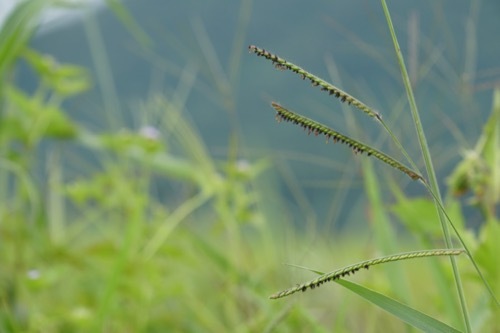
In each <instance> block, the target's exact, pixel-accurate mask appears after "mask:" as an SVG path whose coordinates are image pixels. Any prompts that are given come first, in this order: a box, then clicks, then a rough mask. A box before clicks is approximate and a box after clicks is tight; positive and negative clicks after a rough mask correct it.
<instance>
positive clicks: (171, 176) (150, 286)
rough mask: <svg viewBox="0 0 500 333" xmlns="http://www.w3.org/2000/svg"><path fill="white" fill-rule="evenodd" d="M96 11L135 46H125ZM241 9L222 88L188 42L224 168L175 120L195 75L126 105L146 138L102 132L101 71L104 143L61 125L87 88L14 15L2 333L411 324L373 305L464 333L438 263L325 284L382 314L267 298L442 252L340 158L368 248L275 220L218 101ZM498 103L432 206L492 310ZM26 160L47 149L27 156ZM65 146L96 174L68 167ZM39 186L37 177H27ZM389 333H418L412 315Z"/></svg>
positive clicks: (6, 44)
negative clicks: (359, 189)
mask: <svg viewBox="0 0 500 333" xmlns="http://www.w3.org/2000/svg"><path fill="white" fill-rule="evenodd" d="M113 5H114V9H115V11H116V13H117V15H118V16H119V17H120V18H121V20H122V21H123V22H124V23H125V24H128V26H129V28H130V29H131V31H132V33H133V35H134V36H136V37H137V38H139V39H140V40H141V43H142V44H141V45H143V46H144V47H147V45H148V40H147V38H146V37H145V36H143V34H142V32H141V30H140V29H139V28H138V27H137V26H136V25H135V24H134V23H132V21H130V20H131V18H130V17H129V16H128V15H127V14H126V13H125V12H123V11H122V10H123V8H121V7H120V6H119V4H117V3H115V2H113ZM248 6H249V2H245V1H243V2H242V10H241V13H240V21H239V22H240V23H239V24H240V26H239V27H238V29H237V33H236V35H235V39H234V42H233V45H234V48H233V50H232V53H231V56H230V57H229V66H228V67H227V68H228V70H227V71H226V70H225V69H224V68H225V66H221V65H220V64H218V63H219V59H218V58H217V55H216V53H215V51H214V48H213V46H212V45H211V43H210V40H209V37H208V36H207V34H206V31H205V30H204V27H203V25H202V24H201V23H199V24H197V25H196V29H195V33H196V34H197V37H198V40H199V42H200V48H201V49H202V50H203V54H204V56H205V57H206V61H207V64H210V65H209V66H208V67H207V68H209V69H211V70H210V71H209V73H211V74H209V75H210V76H211V77H212V79H213V80H214V85H213V86H214V87H215V89H216V91H217V94H219V95H220V96H221V98H222V100H223V103H222V104H221V105H223V107H224V111H225V112H221V113H222V114H223V115H224V116H228V117H230V118H231V121H232V122H233V123H234V124H233V125H234V127H235V128H234V131H235V133H233V134H232V136H231V137H232V138H233V139H232V140H231V147H229V149H228V150H229V153H228V154H227V157H226V158H215V157H213V156H212V155H211V154H210V152H209V150H208V149H207V147H206V146H205V143H204V142H203V138H202V137H201V136H200V135H199V133H198V131H197V129H196V127H195V126H194V125H193V124H192V123H191V122H190V121H189V120H188V119H186V117H184V116H183V110H184V108H185V102H186V100H187V97H188V96H189V95H190V94H191V91H192V88H193V86H194V85H196V82H197V80H198V76H197V75H199V73H197V72H196V71H193V70H192V69H191V68H186V69H185V70H184V71H183V72H182V73H181V74H180V75H179V85H178V89H177V90H176V91H174V92H172V93H171V94H161V95H160V94H151V96H150V97H149V98H148V99H146V100H144V101H143V102H142V103H141V104H139V105H138V106H137V113H138V114H140V115H141V117H140V125H145V126H146V125H148V124H150V123H157V124H159V125H158V128H157V130H158V132H159V133H160V136H159V137H155V136H151V137H149V136H146V135H144V134H143V133H142V132H140V131H138V130H132V129H128V130H121V131H117V130H115V128H116V126H117V124H116V122H119V120H118V119H119V113H120V109H119V107H118V103H116V99H115V97H113V95H114V93H113V91H114V88H113V79H112V76H111V73H107V72H105V71H104V72H101V76H100V77H98V78H97V80H98V81H99V83H100V86H101V87H103V93H104V97H105V103H106V105H107V106H108V107H109V108H110V110H109V111H110V112H111V113H110V114H108V116H109V117H110V118H112V119H109V120H108V121H107V122H106V124H107V125H108V126H109V129H106V130H105V131H104V132H102V133H95V132H92V131H90V130H89V129H87V128H84V127H83V125H81V124H79V123H75V122H74V121H72V120H71V119H70V118H68V117H67V116H66V112H65V110H64V109H63V107H62V105H63V101H64V100H67V99H69V98H71V97H72V96H74V95H77V94H79V93H81V92H82V91H84V90H85V89H87V88H88V87H89V86H90V82H89V80H90V79H89V76H88V74H87V71H86V70H85V69H84V68H79V67H76V66H72V65H69V64H58V66H53V65H54V63H52V62H51V61H54V60H51V59H49V58H47V57H44V56H43V55H41V54H38V53H36V52H35V51H33V50H30V49H29V47H28V46H27V42H28V41H29V36H30V35H31V22H32V20H33V18H34V17H35V16H36V15H37V14H38V13H39V10H41V8H42V7H41V6H40V5H36V6H35V5H33V3H32V2H28V3H25V4H21V5H19V6H18V8H17V10H16V11H15V12H14V13H13V14H12V18H11V20H10V21H7V26H6V27H5V28H4V29H2V30H1V33H0V69H1V72H0V77H1V78H2V82H1V83H2V84H1V85H0V94H1V95H0V96H1V97H0V101H1V107H2V113H1V114H0V151H1V154H0V156H1V157H0V183H1V184H5V186H2V187H1V189H0V263H1V269H0V331H1V332H165V331H169V332H170V331H172V332H175V331H179V332H200V331H203V332H207V331H208V332H311V331H315V332H331V331H336V332H379V331H381V330H384V331H387V332H401V331H407V332H412V331H415V330H414V329H413V328H411V327H410V326H408V325H407V324H405V323H404V322H403V321H401V320H399V319H397V318H396V317H394V316H393V315H391V314H389V313H387V312H385V311H390V312H391V313H393V314H395V315H396V316H399V317H404V316H406V315H408V314H411V313H412V311H413V310H411V309H407V308H405V306H404V305H399V306H398V305H396V306H395V304H397V303H395V302H393V301H391V300H390V299H394V300H397V301H399V302H401V303H404V304H406V305H409V306H411V308H413V309H416V310H418V311H422V312H423V313H425V314H427V315H428V316H429V317H432V318H435V319H436V320H439V321H442V322H444V323H446V324H448V325H450V326H452V327H455V328H458V329H460V330H463V329H464V326H463V325H462V312H461V311H460V309H459V307H458V306H457V304H459V303H458V301H457V297H456V293H455V289H454V287H453V283H454V282H453V281H454V278H453V276H452V271H451V269H450V267H449V266H450V265H449V262H448V261H447V260H445V259H443V258H436V259H430V260H428V259H415V260H413V261H399V262H391V263H387V264H384V265H378V266H374V267H371V268H370V269H369V270H360V271H358V272H357V273H356V274H355V275H354V276H352V277H346V278H345V280H341V281H340V282H339V283H341V284H342V285H343V286H345V287H349V288H350V290H353V291H356V292H357V293H358V294H362V295H364V296H363V297H365V298H367V299H368V298H372V299H375V303H377V302H379V303H384V304H386V305H387V307H386V308H384V310H382V309H379V308H377V307H374V306H373V305H372V304H371V303H369V302H366V301H365V300H364V299H362V298H360V297H358V296H356V295H355V294H353V293H351V292H350V291H348V289H345V288H343V287H341V286H340V285H338V284H336V283H328V284H325V285H323V286H322V287H321V288H319V289H317V288H315V289H314V290H308V292H306V293H298V294H295V295H293V296H289V297H288V298H285V299H280V300H270V299H269V298H268V297H269V295H272V294H273V293H275V292H277V291H279V290H283V289H284V288H287V287H289V286H294V285H295V284H297V283H302V282H304V281H308V280H313V279H316V278H317V274H316V273H315V272H314V271H316V272H320V271H334V270H336V269H339V268H341V267H344V266H346V265H349V264H352V263H353V262H360V261H363V260H366V259H370V258H373V257H379V256H384V255H390V254H394V253H396V252H405V251H409V250H413V249H422V248H426V249H428V248H436V247H438V246H439V247H442V246H444V244H443V242H442V231H441V228H440V225H439V223H436V222H437V221H438V217H437V213H436V208H435V206H434V204H433V200H432V197H430V196H426V197H408V196H407V195H406V194H405V193H404V191H403V189H402V188H401V187H400V186H399V185H398V184H397V183H396V181H395V180H394V179H393V178H392V177H391V176H383V177H381V176H380V175H379V173H378V167H379V166H380V165H379V164H380V163H378V162H377V163H376V164H375V163H373V164H372V162H371V159H368V158H366V156H358V157H355V158H359V159H360V160H361V163H362V167H363V179H362V181H363V184H364V186H365V195H366V197H367V199H368V206H367V207H366V214H365V215H363V216H365V218H364V220H363V221H360V222H361V223H363V225H366V228H367V232H360V231H359V230H353V229H349V228H347V229H345V230H344V231H342V232H335V233H332V234H330V233H326V232H322V231H323V229H322V227H319V226H317V225H314V224H313V223H310V224H306V225H304V226H303V227H302V228H295V227H294V226H293V223H292V222H291V221H293V216H291V213H289V209H290V204H289V203H288V202H286V201H285V199H284V198H283V196H282V194H281V193H280V192H279V190H278V188H277V186H276V183H277V180H276V173H277V171H276V170H277V169H276V166H275V165H276V163H275V162H276V158H275V156H274V155H275V154H272V153H269V154H267V155H263V156H262V157H261V158H256V159H252V160H247V159H244V158H241V157H240V156H244V154H243V152H244V147H242V146H241V145H240V142H239V141H238V140H237V139H236V138H237V136H238V129H237V126H238V125H236V122H237V119H236V116H235V108H236V101H235V100H234V97H233V96H235V95H236V89H237V86H238V84H237V83H238V80H239V79H240V78H239V70H240V63H241V57H243V56H248V55H247V54H246V53H245V52H242V48H241V46H242V45H243V43H242V41H243V37H244V32H245V27H246V22H247V20H248V16H246V15H247V14H246V13H247V11H246V9H245V8H247V7H248ZM91 25H92V24H91V23H89V26H88V27H87V28H88V29H87V34H88V37H89V39H90V42H89V44H90V45H92V48H93V56H94V59H95V61H96V63H97V64H101V65H102V66H104V64H105V63H106V60H105V59H106V54H105V52H103V49H100V45H102V42H101V41H100V36H99V31H98V29H96V27H95V26H91ZM16 36H17V37H16ZM14 37H16V38H14ZM21 37H22V38H21ZM13 43H14V44H13ZM19 59H24V60H26V61H27V63H28V64H29V65H30V66H31V67H32V68H34V70H35V72H36V73H37V75H39V77H40V81H39V87H38V89H37V90H36V91H35V92H34V93H33V94H28V93H27V92H24V91H22V90H20V89H19V88H18V87H16V86H15V83H14V80H12V77H13V76H14V73H15V66H16V64H17V61H18V60H19ZM104 67H105V66H104ZM276 75H279V74H276ZM499 96H500V92H498V91H497V92H495V95H494V99H493V108H492V112H491V117H490V119H489V120H488V122H487V124H486V126H485V127H484V131H483V134H482V136H481V137H480V138H479V139H478V141H477V142H478V143H477V145H476V147H475V148H474V149H473V150H470V151H469V154H468V155H466V157H465V158H464V160H463V162H461V163H460V164H459V165H458V166H457V168H456V170H455V172H454V173H453V174H452V175H451V176H450V178H449V182H448V189H449V193H446V195H445V196H444V199H443V202H444V204H443V205H444V206H445V207H446V212H447V213H448V215H449V216H450V217H451V219H452V220H453V222H454V224H455V226H456V228H457V230H458V231H459V232H460V234H461V236H462V238H463V239H464V241H465V242H466V243H467V245H468V246H469V248H470V249H471V254H472V257H473V258H474V259H475V260H476V262H477V265H478V267H479V268H480V269H481V271H482V273H483V274H484V277H485V279H486V281H488V282H489V283H490V284H491V290H492V293H493V294H494V295H499V294H500V284H499V281H500V272H499V270H498V265H497V260H496V259H497V255H498V253H500V248H499V245H498V240H497V238H498V237H497V235H498V234H500V227H499V225H500V222H499V221H498V217H497V216H495V210H494V207H495V205H498V200H499V193H498V188H500V187H499V186H498V185H499V184H498V179H500V177H498V174H500V170H499V165H500V163H498V156H500V153H499V152H500V147H499V139H498V138H499V137H500V134H499V133H500V130H499V128H498V126H499V125H498V124H499V123H500V122H499V121H498V119H499V118H500V97H499ZM263 112H264V111H263ZM265 112H267V111H265ZM221 116H222V115H221ZM118 125H120V124H118ZM349 130H350V131H351V130H352V129H351V128H350V129H349ZM321 141H322V140H318V144H321V143H322V142H321ZM42 143H47V146H48V148H46V149H43V150H42V148H41V145H42ZM73 145H78V146H79V147H80V148H82V149H84V150H85V151H86V153H87V154H90V155H92V156H93V157H94V158H95V160H96V161H97V164H96V165H93V164H91V163H89V162H86V161H85V160H84V158H83V157H82V156H80V155H75V153H74V152H73V149H72V147H74V146H73ZM339 149H340V148H339ZM40 152H43V153H44V155H45V156H44V157H45V158H44V159H43V160H42V159H40V158H38V157H37V156H39V155H40ZM68 160H71V161H72V162H71V163H67V161H68ZM485 165H486V166H488V167H486V168H485V167H483V166H485ZM42 169H43V170H47V171H46V173H44V176H43V177H40V176H39V175H40V170H42ZM385 175H387V174H385ZM485 179H486V181H485ZM489 180H492V181H489ZM386 184H387V185H386ZM292 187H293V186H292ZM388 188H389V189H391V192H392V193H391V199H392V200H391V201H390V202H389V201H388V200H387V194H386V193H384V191H386V190H387V189H388ZM298 191H299V190H298ZM465 191H469V192H470V193H472V195H473V197H474V198H475V200H476V205H477V207H478V211H480V212H481V214H482V217H483V219H484V223H483V224H482V226H481V228H480V230H479V231H478V235H475V234H474V233H473V232H472V231H471V230H469V229H467V228H466V227H465V221H464V217H463V214H462V209H463V205H462V203H461V202H460V201H459V200H458V199H457V197H456V196H454V194H461V193H464V192H465ZM300 195H301V193H299V192H297V196H298V197H300ZM354 222H359V221H354ZM402 227H404V229H405V230H404V231H403V232H402V231H401V230H400V229H401V228H402ZM451 238H452V241H453V242H454V244H455V245H457V244H459V243H458V242H456V239H455V238H454V236H453V235H451ZM283 263H286V264H290V265H297V266H307V267H309V268H310V269H311V270H312V271H308V270H304V269H301V268H299V267H293V266H286V265H283ZM456 265H457V267H458V270H459V272H460V276H461V278H462V280H461V282H462V285H463V286H462V288H463V293H464V295H465V297H466V299H467V309H466V311H467V313H468V315H469V317H470V326H471V331H473V332H495V329H496V327H498V317H499V315H500V313H499V307H498V304H497V303H495V301H494V299H493V298H492V297H491V295H490V294H489V292H488V290H487V288H485V286H484V284H483V281H482V280H481V279H480V278H478V275H477V272H476V270H475V269H474V267H473V266H472V265H471V263H470V261H469V259H468V258H467V257H466V256H459V257H457V259H456ZM348 280H350V281H348ZM497 297H498V296H497ZM389 298H390V299H389ZM401 310H402V311H401ZM398 311H399V314H398ZM415 318H420V319H419V320H418V321H417V322H413V320H414V319H415ZM406 319H407V322H410V323H412V325H414V326H416V327H419V328H421V329H424V330H425V328H426V327H427V326H425V325H426V323H427V320H428V319H425V317H422V316H421V313H416V314H414V315H411V316H410V317H406ZM419 325H420V326H419ZM438 325H439V324H438ZM432 327H434V326H432Z"/></svg>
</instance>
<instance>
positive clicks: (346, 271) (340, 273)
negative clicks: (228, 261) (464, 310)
mask: <svg viewBox="0 0 500 333" xmlns="http://www.w3.org/2000/svg"><path fill="white" fill-rule="evenodd" d="M464 252H465V251H464V250H462V249H437V250H427V251H414V252H406V253H400V254H395V255H391V256H386V257H382V258H376V259H371V260H365V261H362V262H359V263H357V264H354V265H350V266H346V267H344V268H341V269H337V270H335V271H333V272H330V273H326V274H323V275H321V276H320V277H318V278H316V279H314V280H311V281H308V282H305V283H302V284H297V285H296V286H294V287H292V288H289V289H285V290H283V291H280V292H277V293H275V294H273V295H271V296H270V297H269V298H271V299H278V298H282V297H286V296H289V295H292V294H295V293H296V292H298V291H302V292H305V291H306V290H307V289H314V288H316V287H320V286H321V285H322V284H323V283H326V282H330V281H335V280H338V279H341V278H344V277H345V276H349V275H350V274H354V273H356V272H357V271H359V270H360V269H361V268H365V269H368V267H370V266H375V265H379V264H383V263H388V262H392V261H399V260H408V259H413V258H424V257H436V256H456V255H459V254H462V253H464Z"/></svg>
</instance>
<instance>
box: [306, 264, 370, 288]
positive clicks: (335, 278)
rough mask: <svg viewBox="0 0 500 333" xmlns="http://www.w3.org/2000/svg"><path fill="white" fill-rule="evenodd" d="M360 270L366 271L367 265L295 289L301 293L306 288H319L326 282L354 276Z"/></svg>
mask: <svg viewBox="0 0 500 333" xmlns="http://www.w3.org/2000/svg"><path fill="white" fill-rule="evenodd" d="M360 268H366V269H368V265H365V266H364V267H353V268H351V269H348V270H345V271H343V272H339V273H336V274H334V275H330V276H327V277H326V278H319V279H318V280H316V281H313V282H309V283H307V284H304V285H299V286H297V288H298V289H299V290H301V291H302V292H304V291H306V290H307V288H308V287H309V288H310V289H314V288H319V287H320V286H321V285H322V284H323V283H327V282H330V281H335V280H338V279H340V278H344V277H346V276H349V275H351V274H354V273H356V272H357V271H359V269H360Z"/></svg>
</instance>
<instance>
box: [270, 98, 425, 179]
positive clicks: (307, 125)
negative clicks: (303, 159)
mask: <svg viewBox="0 0 500 333" xmlns="http://www.w3.org/2000/svg"><path fill="white" fill-rule="evenodd" d="M271 105H272V107H273V108H274V109H275V110H276V119H277V121H278V122H281V121H288V122H291V123H293V124H295V125H299V126H301V127H303V128H304V129H305V130H307V132H308V134H311V133H314V135H316V136H317V135H320V134H322V135H324V136H325V138H326V140H327V142H328V141H329V140H330V139H331V140H332V141H333V142H335V143H336V142H340V143H343V144H345V145H347V146H348V147H349V148H351V149H352V151H353V152H354V153H355V154H358V153H359V154H362V153H366V154H367V155H368V156H371V155H373V156H375V157H376V158H378V159H379V160H381V161H382V162H384V163H386V164H388V165H390V166H392V167H393V168H396V169H398V170H400V171H402V172H404V173H405V174H407V175H408V176H409V177H410V178H411V179H413V180H418V179H421V180H423V178H422V176H420V175H419V174H418V173H416V172H414V171H412V170H410V169H409V168H408V167H406V166H405V165H403V164H402V163H401V162H399V161H396V160H395V159H393V158H392V157H390V156H388V155H386V154H384V153H382V152H381V151H378V150H376V149H374V148H372V147H370V146H368V145H366V144H364V143H361V142H359V141H357V140H354V139H351V138H349V137H347V136H345V135H343V134H341V133H339V132H337V131H335V130H333V129H331V128H329V127H326V126H325V125H323V124H321V123H318V122H316V121H314V120H312V119H309V118H307V117H304V116H301V115H299V114H297V113H294V112H292V111H289V110H287V109H285V108H284V107H283V106H281V105H279V104H278V103H275V102H272V103H271Z"/></svg>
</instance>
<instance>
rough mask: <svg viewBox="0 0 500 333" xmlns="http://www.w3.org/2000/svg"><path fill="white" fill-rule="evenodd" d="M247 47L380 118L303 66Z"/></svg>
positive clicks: (253, 47) (366, 106) (253, 46)
mask: <svg viewBox="0 0 500 333" xmlns="http://www.w3.org/2000/svg"><path fill="white" fill-rule="evenodd" d="M248 49H249V50H250V52H253V53H255V54H257V55H258V56H261V57H264V58H266V59H269V60H271V61H272V62H273V63H274V66H275V67H276V68H277V69H280V70H286V69H288V70H290V71H292V72H294V73H297V74H299V75H300V76H301V77H302V79H303V80H305V79H308V80H309V81H311V84H312V85H313V86H315V87H320V89H321V90H322V91H326V92H328V94H330V95H332V96H335V97H337V98H338V99H340V101H342V102H346V103H347V104H352V105H353V106H355V107H356V108H358V109H360V110H361V111H363V112H364V113H366V114H367V115H369V116H370V117H373V118H376V119H378V120H380V119H381V116H380V114H379V113H378V112H376V111H374V110H373V109H372V108H370V107H369V106H368V105H366V104H365V103H363V102H361V101H360V100H359V99H357V98H355V97H354V96H352V95H350V94H348V93H346V92H345V91H343V90H342V89H340V88H338V87H336V86H334V85H333V84H331V83H329V82H327V81H325V80H323V79H321V78H319V77H318V76H316V75H314V74H311V73H309V72H308V71H306V70H305V69H303V68H301V67H299V66H297V65H295V64H293V63H291V62H289V61H287V60H285V59H283V58H280V57H278V56H277V55H275V54H273V53H271V52H268V51H266V50H264V49H261V48H258V47H257V46H255V45H250V46H249V47H248Z"/></svg>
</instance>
